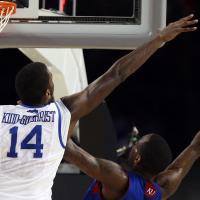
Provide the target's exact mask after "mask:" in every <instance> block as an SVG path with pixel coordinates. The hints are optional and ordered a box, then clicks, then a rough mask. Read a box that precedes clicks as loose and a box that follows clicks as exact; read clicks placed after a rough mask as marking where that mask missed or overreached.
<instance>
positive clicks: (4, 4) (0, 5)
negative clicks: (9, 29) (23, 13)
mask: <svg viewBox="0 0 200 200" xmlns="http://www.w3.org/2000/svg"><path fill="white" fill-rule="evenodd" d="M12 9H13V11H12V13H11V15H13V14H15V13H16V3H13V2H8V1H0V15H1V16H6V15H7V14H8V13H7V10H9V11H11V10H12Z"/></svg>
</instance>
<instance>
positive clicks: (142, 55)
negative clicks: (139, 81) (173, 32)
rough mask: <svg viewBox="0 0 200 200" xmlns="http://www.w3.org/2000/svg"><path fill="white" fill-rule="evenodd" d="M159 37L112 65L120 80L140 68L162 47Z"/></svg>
mask: <svg viewBox="0 0 200 200" xmlns="http://www.w3.org/2000/svg"><path fill="white" fill-rule="evenodd" d="M162 43H163V41H162V39H161V38H160V37H159V35H158V36H157V37H156V38H154V39H153V40H151V41H150V42H148V43H146V44H144V45H142V46H141V47H139V48H137V49H136V50H134V51H132V52H131V53H129V54H128V55H125V56H124V57H122V58H121V59H119V60H118V61H117V62H116V63H115V64H114V65H113V68H116V69H113V70H116V71H117V73H118V74H119V76H120V79H121V80H125V79H126V78H127V77H128V76H130V75H131V74H133V73H134V72H135V71H136V70H138V69H139V68H140V66H142V65H143V64H144V63H145V62H146V61H147V60H148V59H149V58H150V57H151V56H152V55H153V54H154V53H155V52H156V51H157V50H158V49H159V48H160V47H161V45H162Z"/></svg>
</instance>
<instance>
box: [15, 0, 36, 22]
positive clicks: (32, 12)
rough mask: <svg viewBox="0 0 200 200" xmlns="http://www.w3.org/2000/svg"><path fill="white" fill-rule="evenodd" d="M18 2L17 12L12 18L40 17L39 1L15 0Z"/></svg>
mask: <svg viewBox="0 0 200 200" xmlns="http://www.w3.org/2000/svg"><path fill="white" fill-rule="evenodd" d="M13 2H15V3H16V4H17V13H16V14H15V16H12V17H11V18H38V8H39V1H37V0H13Z"/></svg>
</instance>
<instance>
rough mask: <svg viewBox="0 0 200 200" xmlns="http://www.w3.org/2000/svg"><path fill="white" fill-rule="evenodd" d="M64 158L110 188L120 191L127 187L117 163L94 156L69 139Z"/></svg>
mask: <svg viewBox="0 0 200 200" xmlns="http://www.w3.org/2000/svg"><path fill="white" fill-rule="evenodd" d="M64 159H65V160H67V161H69V162H71V163H73V164H75V165H76V166H77V167H79V168H80V170H81V171H83V172H84V173H86V174H87V175H88V176H90V177H91V178H93V179H96V180H98V181H100V182H102V183H103V184H104V186H105V187H107V188H109V189H110V190H113V191H121V190H122V189H124V188H126V187H127V184H128V177H127V175H126V173H125V172H124V171H123V170H122V168H121V167H120V166H119V165H118V164H116V163H114V162H112V161H109V160H104V159H98V158H95V157H94V156H92V155H90V154H89V153H87V152H86V151H84V150H83V149H81V148H80V147H78V146H77V145H75V144H74V143H73V142H72V141H71V140H69V141H68V145H67V148H66V151H65V155H64Z"/></svg>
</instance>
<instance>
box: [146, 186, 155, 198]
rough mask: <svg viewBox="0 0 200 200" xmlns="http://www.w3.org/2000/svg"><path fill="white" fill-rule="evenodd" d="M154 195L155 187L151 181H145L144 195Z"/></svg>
mask: <svg viewBox="0 0 200 200" xmlns="http://www.w3.org/2000/svg"><path fill="white" fill-rule="evenodd" d="M155 195H156V188H155V187H154V185H153V184H152V183H149V182H147V183H146V186H145V196H146V197H148V198H153V197H154V196H155Z"/></svg>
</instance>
